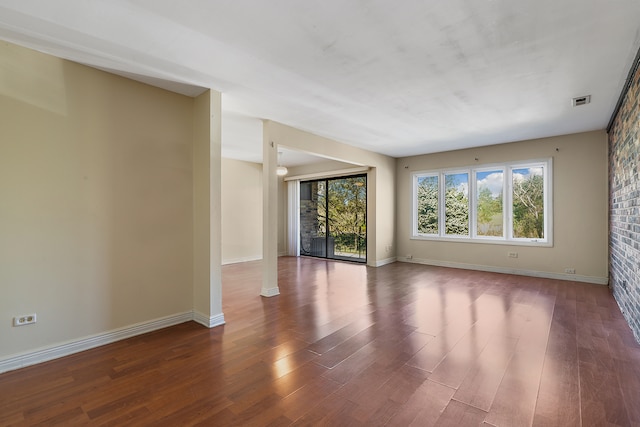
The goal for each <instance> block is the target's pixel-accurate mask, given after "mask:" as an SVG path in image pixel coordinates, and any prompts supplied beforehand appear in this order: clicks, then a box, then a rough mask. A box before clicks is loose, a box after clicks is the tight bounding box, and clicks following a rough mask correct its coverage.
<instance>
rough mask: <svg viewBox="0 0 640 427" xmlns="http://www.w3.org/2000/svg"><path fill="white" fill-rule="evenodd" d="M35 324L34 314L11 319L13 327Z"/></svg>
mask: <svg viewBox="0 0 640 427" xmlns="http://www.w3.org/2000/svg"><path fill="white" fill-rule="evenodd" d="M32 323H36V314H35V313H32V314H25V315H22V316H17V317H14V318H13V326H24V325H30V324H32Z"/></svg>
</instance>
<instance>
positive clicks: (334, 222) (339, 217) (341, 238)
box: [300, 175, 367, 262]
mask: <svg viewBox="0 0 640 427" xmlns="http://www.w3.org/2000/svg"><path fill="white" fill-rule="evenodd" d="M300 254H301V255H309V256H315V257H321V258H330V259H340V260H346V261H356V262H366V261H367V176H366V175H357V176H348V177H340V178H329V179H321V180H313V181H302V182H300Z"/></svg>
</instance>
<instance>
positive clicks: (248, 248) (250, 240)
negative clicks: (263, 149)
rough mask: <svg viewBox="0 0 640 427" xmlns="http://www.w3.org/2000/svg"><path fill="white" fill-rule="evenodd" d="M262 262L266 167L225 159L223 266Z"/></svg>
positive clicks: (223, 162)
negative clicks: (263, 173) (264, 176)
mask: <svg viewBox="0 0 640 427" xmlns="http://www.w3.org/2000/svg"><path fill="white" fill-rule="evenodd" d="M257 259H262V165H261V164H260V163H252V162H244V161H240V160H233V159H222V263H223V264H230V263H234V262H242V261H250V260H257Z"/></svg>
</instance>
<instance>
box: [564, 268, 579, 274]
mask: <svg viewBox="0 0 640 427" xmlns="http://www.w3.org/2000/svg"><path fill="white" fill-rule="evenodd" d="M564 272H565V273H567V274H576V269H575V268H565V269H564Z"/></svg>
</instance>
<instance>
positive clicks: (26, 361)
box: [0, 311, 224, 373]
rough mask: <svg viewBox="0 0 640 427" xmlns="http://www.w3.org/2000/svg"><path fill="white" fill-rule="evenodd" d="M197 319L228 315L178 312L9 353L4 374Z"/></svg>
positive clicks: (211, 321) (1, 367) (1, 363)
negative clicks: (23, 351)
mask: <svg viewBox="0 0 640 427" xmlns="http://www.w3.org/2000/svg"><path fill="white" fill-rule="evenodd" d="M202 318H205V319H206V323H205V322H202V321H201V320H202ZM191 320H195V321H196V322H198V323H201V324H203V325H205V326H207V327H209V328H212V327H214V326H218V325H222V324H223V323H224V315H223V314H219V315H216V316H213V317H211V318H209V317H208V316H204V315H202V314H200V313H198V314H196V313H194V312H193V311H187V312H184V313H178V314H174V315H171V316H166V317H161V318H159V319H154V320H150V321H148V322H141V323H136V324H134V325H130V326H125V327H123V328H118V329H113V330H111V331H107V332H103V333H100V334H95V335H90V336H88V337H85V338H81V339H78V340H73V341H68V342H65V343H62V344H57V345H53V346H50V347H44V348H40V349H37V350H34V351H29V352H26V353H21V354H17V355H13V356H9V357H7V358H5V359H0V373H3V372H7V371H13V370H15V369H19V368H24V367H26V366H30V365H35V364H37V363H42V362H46V361H49V360H53V359H57V358H60V357H64V356H69V355H71V354H74V353H79V352H81V351H85V350H89V349H92V348H95V347H100V346H101V345H106V344H111V343H114V342H116V341H120V340H123V339H126V338H131V337H134V336H136V335H142V334H146V333H148V332H153V331H155V330H158V329H162V328H167V327H169V326H174V325H178V324H180V323H184V322H189V321H191Z"/></svg>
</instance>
